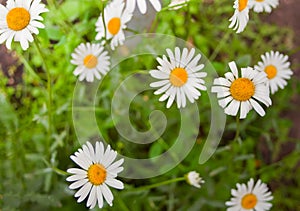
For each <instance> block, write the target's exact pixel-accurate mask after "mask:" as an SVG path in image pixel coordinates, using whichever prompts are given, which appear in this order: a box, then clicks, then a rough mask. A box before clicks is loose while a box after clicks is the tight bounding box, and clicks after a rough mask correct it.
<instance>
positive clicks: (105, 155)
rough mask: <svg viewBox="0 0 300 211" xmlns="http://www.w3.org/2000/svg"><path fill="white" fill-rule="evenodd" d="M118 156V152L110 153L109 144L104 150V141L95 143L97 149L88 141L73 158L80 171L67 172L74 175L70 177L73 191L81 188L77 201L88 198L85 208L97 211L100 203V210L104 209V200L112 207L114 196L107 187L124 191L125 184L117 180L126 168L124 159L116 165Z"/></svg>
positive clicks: (111, 151) (77, 169)
mask: <svg viewBox="0 0 300 211" xmlns="http://www.w3.org/2000/svg"><path fill="white" fill-rule="evenodd" d="M116 157H117V152H116V151H114V150H111V148H110V145H108V146H107V148H106V150H105V149H104V146H103V143H102V142H96V147H95V149H94V147H93V146H92V144H91V143H89V142H87V143H86V144H85V145H83V146H82V149H79V150H78V151H77V152H75V154H74V155H71V156H70V158H71V159H72V160H73V161H74V162H75V163H76V164H77V165H79V166H80V168H70V169H68V170H67V172H68V173H70V174H73V175H72V176H69V177H68V178H67V181H68V182H72V184H71V185H70V186H69V188H70V189H78V188H80V189H79V190H78V191H77V192H76V193H75V197H79V198H78V200H77V202H78V203H80V202H82V201H83V200H84V199H85V198H87V196H88V195H89V196H88V199H87V204H86V206H87V207H89V208H90V209H92V208H94V207H95V206H96V204H97V203H98V207H99V208H102V207H103V198H104V199H105V201H106V202H107V203H108V204H109V205H110V206H112V201H113V199H114V196H113V194H112V192H111V190H110V189H109V187H108V186H110V187H113V188H116V189H123V188H124V185H123V183H122V182H121V181H119V180H117V179H115V178H116V177H117V175H118V173H120V172H121V171H123V167H122V166H121V165H122V164H123V162H124V159H120V160H118V161H116V162H113V161H114V160H115V159H116Z"/></svg>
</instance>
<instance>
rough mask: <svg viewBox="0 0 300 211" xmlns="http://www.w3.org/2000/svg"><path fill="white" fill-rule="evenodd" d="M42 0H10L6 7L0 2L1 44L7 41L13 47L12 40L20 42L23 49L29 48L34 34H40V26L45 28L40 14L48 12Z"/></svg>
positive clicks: (8, 46)
mask: <svg viewBox="0 0 300 211" xmlns="http://www.w3.org/2000/svg"><path fill="white" fill-rule="evenodd" d="M40 2H41V0H26V1H18V0H8V1H7V2H6V7H4V6H3V5H2V4H0V44H1V43H4V42H5V41H6V47H7V48H8V49H11V42H12V40H14V41H16V42H20V44H21V47H22V49H23V50H27V49H28V47H29V42H33V36H32V34H38V33H39V30H38V28H44V27H45V26H44V24H42V23H41V22H39V21H42V20H43V18H42V17H41V16H40V14H41V13H44V12H48V9H47V8H45V5H44V4H42V3H40Z"/></svg>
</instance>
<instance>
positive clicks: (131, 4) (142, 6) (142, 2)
mask: <svg viewBox="0 0 300 211" xmlns="http://www.w3.org/2000/svg"><path fill="white" fill-rule="evenodd" d="M147 2H150V3H151V4H152V6H153V7H154V9H155V10H156V11H157V12H159V11H160V10H161V3H160V1H159V0H126V4H127V5H126V8H127V9H128V10H129V11H130V12H133V11H134V10H135V5H136V4H137V5H138V7H139V10H140V12H141V13H142V14H145V13H146V12H147Z"/></svg>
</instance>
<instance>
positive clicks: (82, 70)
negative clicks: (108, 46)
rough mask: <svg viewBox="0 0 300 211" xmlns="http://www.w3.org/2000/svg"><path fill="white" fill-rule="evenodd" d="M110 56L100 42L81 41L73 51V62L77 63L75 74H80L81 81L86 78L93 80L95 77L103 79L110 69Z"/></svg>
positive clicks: (89, 80)
mask: <svg viewBox="0 0 300 211" xmlns="http://www.w3.org/2000/svg"><path fill="white" fill-rule="evenodd" d="M109 59H110V57H109V56H108V53H107V51H104V47H103V46H101V45H100V44H91V43H86V44H83V43H81V44H80V45H79V46H78V47H77V48H76V49H75V51H74V53H72V60H71V63H72V64H74V65H77V67H76V69H75V70H74V75H76V76H77V75H79V81H82V80H84V79H86V80H87V81H88V82H93V81H94V77H96V78H97V79H101V75H105V74H106V73H107V72H108V71H109V65H110V62H109Z"/></svg>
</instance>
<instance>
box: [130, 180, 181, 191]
mask: <svg viewBox="0 0 300 211" xmlns="http://www.w3.org/2000/svg"><path fill="white" fill-rule="evenodd" d="M184 180H185V177H178V178H174V179H170V180H166V181H163V182H159V183H155V184H151V185H146V186H141V187H138V188H135V189H132V190H130V191H134V192H136V191H144V190H150V189H153V188H157V187H160V186H164V185H168V184H171V183H175V182H180V181H184Z"/></svg>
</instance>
